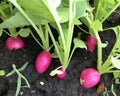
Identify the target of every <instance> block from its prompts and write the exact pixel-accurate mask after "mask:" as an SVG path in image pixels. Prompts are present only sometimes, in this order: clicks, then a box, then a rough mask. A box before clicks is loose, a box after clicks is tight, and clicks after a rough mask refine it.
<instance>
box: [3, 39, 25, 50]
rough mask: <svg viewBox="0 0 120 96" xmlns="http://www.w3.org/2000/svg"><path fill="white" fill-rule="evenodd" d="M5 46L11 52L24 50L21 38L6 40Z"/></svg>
mask: <svg viewBox="0 0 120 96" xmlns="http://www.w3.org/2000/svg"><path fill="white" fill-rule="evenodd" d="M5 45H6V48H7V49H9V50H16V49H21V48H23V47H24V42H23V40H22V39H21V38H20V37H9V38H7V40H6V42H5Z"/></svg>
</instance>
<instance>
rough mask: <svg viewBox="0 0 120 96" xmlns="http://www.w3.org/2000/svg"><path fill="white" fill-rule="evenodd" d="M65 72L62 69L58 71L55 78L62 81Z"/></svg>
mask: <svg viewBox="0 0 120 96" xmlns="http://www.w3.org/2000/svg"><path fill="white" fill-rule="evenodd" d="M66 74H67V73H66V70H65V69H64V68H60V69H58V73H57V74H56V77H57V78H59V79H63V78H65V76H66Z"/></svg>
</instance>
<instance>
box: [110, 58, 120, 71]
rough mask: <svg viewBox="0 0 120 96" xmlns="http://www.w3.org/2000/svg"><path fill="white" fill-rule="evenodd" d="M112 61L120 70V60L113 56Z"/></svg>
mask: <svg viewBox="0 0 120 96" xmlns="http://www.w3.org/2000/svg"><path fill="white" fill-rule="evenodd" d="M111 61H112V63H113V65H114V67H116V68H117V69H120V59H118V58H116V57H113V56H112V57H111Z"/></svg>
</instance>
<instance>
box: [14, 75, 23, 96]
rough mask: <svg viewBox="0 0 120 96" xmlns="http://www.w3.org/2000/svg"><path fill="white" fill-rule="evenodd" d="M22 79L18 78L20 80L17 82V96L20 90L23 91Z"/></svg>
mask: <svg viewBox="0 0 120 96" xmlns="http://www.w3.org/2000/svg"><path fill="white" fill-rule="evenodd" d="M21 81H22V80H21V77H20V76H18V80H17V89H16V93H15V96H18V95H19V92H20V89H21Z"/></svg>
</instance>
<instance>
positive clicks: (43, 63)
mask: <svg viewBox="0 0 120 96" xmlns="http://www.w3.org/2000/svg"><path fill="white" fill-rule="evenodd" d="M50 63H51V54H50V53H49V52H47V51H42V52H40V53H39V54H38V56H37V58H36V61H35V69H36V71H37V72H38V73H40V74H42V73H44V72H45V71H46V70H47V69H48V67H49V66H50Z"/></svg>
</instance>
